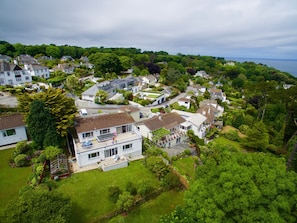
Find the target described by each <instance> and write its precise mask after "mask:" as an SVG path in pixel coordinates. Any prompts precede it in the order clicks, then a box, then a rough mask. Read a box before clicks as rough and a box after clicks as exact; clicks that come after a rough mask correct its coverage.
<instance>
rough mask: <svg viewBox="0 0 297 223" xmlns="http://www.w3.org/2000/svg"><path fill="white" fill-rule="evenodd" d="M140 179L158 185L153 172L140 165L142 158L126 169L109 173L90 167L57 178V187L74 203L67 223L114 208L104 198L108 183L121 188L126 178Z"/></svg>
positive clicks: (86, 218)
mask: <svg viewBox="0 0 297 223" xmlns="http://www.w3.org/2000/svg"><path fill="white" fill-rule="evenodd" d="M141 180H149V181H151V183H152V184H153V185H154V186H155V187H158V185H159V182H158V181H157V179H156V177H155V175H154V174H152V173H151V172H150V171H149V170H148V169H146V168H145V167H144V165H143V163H142V161H134V162H131V163H129V166H128V167H127V168H122V169H117V170H113V171H109V172H99V171H98V170H92V171H87V172H82V173H76V174H73V175H72V176H71V177H70V178H68V179H65V180H61V181H60V182H59V183H58V185H59V187H58V189H57V190H58V191H59V192H61V193H63V194H65V195H68V196H70V197H71V200H72V202H73V204H74V206H73V211H72V216H71V222H77V223H83V222H86V223H87V222H92V221H95V220H96V218H97V217H98V216H102V215H104V214H108V213H110V212H112V211H113V210H115V208H116V206H115V204H114V203H112V202H111V201H109V199H108V187H109V186H110V185H114V186H119V187H120V188H121V189H122V190H124V189H125V187H126V184H127V182H128V181H130V182H133V183H134V184H135V185H137V184H138V183H139V182H140V181H141Z"/></svg>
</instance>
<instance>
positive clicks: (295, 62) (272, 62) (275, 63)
mask: <svg viewBox="0 0 297 223" xmlns="http://www.w3.org/2000/svg"><path fill="white" fill-rule="evenodd" d="M225 59H226V60H233V61H236V62H240V63H243V62H246V61H249V62H254V63H257V64H259V63H261V64H265V65H267V66H269V67H273V68H275V69H277V70H280V71H282V72H287V73H289V74H291V75H293V76H294V77H297V59H267V58H241V57H226V58H225Z"/></svg>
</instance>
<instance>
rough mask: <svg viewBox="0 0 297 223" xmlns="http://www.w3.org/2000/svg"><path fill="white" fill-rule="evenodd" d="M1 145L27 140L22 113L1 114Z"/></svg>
mask: <svg viewBox="0 0 297 223" xmlns="http://www.w3.org/2000/svg"><path fill="white" fill-rule="evenodd" d="M0 131H1V134H0V146H5V145H9V144H13V143H18V142H21V141H24V140H27V139H28V138H27V133H26V127H25V123H24V121H23V116H22V115H21V114H13V115H4V116H0Z"/></svg>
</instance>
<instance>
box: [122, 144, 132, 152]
mask: <svg viewBox="0 0 297 223" xmlns="http://www.w3.org/2000/svg"><path fill="white" fill-rule="evenodd" d="M132 148H133V144H132V143H129V144H126V145H123V151H126V150H130V149H132Z"/></svg>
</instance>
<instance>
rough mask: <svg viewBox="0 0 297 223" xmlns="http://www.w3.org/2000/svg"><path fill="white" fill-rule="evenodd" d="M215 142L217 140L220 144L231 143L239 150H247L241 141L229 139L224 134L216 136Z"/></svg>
mask: <svg viewBox="0 0 297 223" xmlns="http://www.w3.org/2000/svg"><path fill="white" fill-rule="evenodd" d="M214 142H217V143H219V144H222V145H230V146H233V147H234V148H235V149H236V150H237V151H239V152H243V151H245V149H244V148H243V147H242V146H241V145H240V143H239V142H236V141H232V140H229V139H226V138H225V137H223V136H220V137H218V138H215V139H214Z"/></svg>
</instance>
